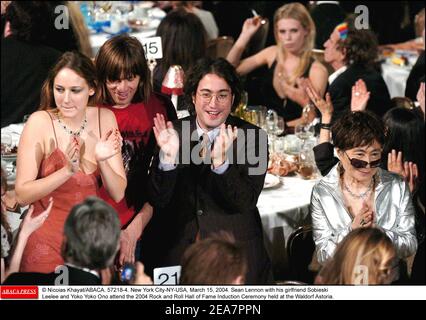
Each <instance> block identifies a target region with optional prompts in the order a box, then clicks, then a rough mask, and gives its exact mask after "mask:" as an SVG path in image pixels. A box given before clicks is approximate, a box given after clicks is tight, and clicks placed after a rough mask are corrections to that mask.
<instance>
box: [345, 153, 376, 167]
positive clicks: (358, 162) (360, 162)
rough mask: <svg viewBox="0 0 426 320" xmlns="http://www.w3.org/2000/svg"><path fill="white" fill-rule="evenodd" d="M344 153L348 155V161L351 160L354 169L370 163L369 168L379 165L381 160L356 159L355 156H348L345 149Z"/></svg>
mask: <svg viewBox="0 0 426 320" xmlns="http://www.w3.org/2000/svg"><path fill="white" fill-rule="evenodd" d="M344 154H346V156H347V157H348V159H349V161H350V162H351V165H352V167H354V168H355V169H362V168H366V167H367V166H368V165H370V168H377V167H379V166H380V163H381V161H382V159H381V158H379V159H377V160H374V161H371V162H367V161H364V160H360V159H356V158H352V159H351V158H349V156H348V154H347V153H346V151H344Z"/></svg>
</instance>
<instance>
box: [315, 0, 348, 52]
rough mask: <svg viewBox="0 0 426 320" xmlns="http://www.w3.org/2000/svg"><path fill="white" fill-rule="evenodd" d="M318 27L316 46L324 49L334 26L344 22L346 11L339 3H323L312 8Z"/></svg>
mask: <svg viewBox="0 0 426 320" xmlns="http://www.w3.org/2000/svg"><path fill="white" fill-rule="evenodd" d="M311 16H312V20H314V23H315V27H316V31H317V33H316V37H315V48H317V49H324V42H326V41H327V40H328V38H330V35H331V33H332V32H333V30H334V28H335V27H336V26H337V25H338V24H340V23H342V22H343V20H344V19H345V17H346V13H345V11H344V10H343V8H342V7H341V6H340V4H339V3H321V4H318V5H316V6H315V7H313V8H312V10H311Z"/></svg>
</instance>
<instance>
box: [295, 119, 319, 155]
mask: <svg viewBox="0 0 426 320" xmlns="http://www.w3.org/2000/svg"><path fill="white" fill-rule="evenodd" d="M294 133H295V134H296V136H297V137H298V138H299V139H301V140H302V141H303V143H302V149H303V148H304V147H305V143H306V140H308V139H310V138H312V137H313V136H314V134H315V128H314V126H313V125H311V124H310V123H301V124H298V125H296V127H295V128H294Z"/></svg>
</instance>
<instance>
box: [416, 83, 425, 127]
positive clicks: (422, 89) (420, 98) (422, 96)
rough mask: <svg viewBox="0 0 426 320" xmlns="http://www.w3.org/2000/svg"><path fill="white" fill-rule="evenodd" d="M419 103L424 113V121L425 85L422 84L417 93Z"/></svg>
mask: <svg viewBox="0 0 426 320" xmlns="http://www.w3.org/2000/svg"><path fill="white" fill-rule="evenodd" d="M417 101H418V102H419V104H420V109H422V111H423V119H424V117H425V83H424V82H422V83H421V84H420V87H419V91H417Z"/></svg>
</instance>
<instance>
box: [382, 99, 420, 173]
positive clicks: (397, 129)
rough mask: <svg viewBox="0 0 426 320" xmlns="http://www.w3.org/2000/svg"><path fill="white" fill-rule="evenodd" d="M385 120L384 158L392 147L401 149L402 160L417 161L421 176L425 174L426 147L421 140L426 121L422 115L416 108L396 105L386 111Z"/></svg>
mask: <svg viewBox="0 0 426 320" xmlns="http://www.w3.org/2000/svg"><path fill="white" fill-rule="evenodd" d="M383 122H384V125H385V127H386V142H385V144H384V146H383V156H384V158H385V159H384V160H386V159H387V158H386V157H387V156H388V153H389V152H391V151H392V149H394V150H396V151H401V152H402V157H403V159H402V160H403V161H412V162H414V163H416V164H417V166H419V169H420V170H419V172H420V174H421V176H424V172H423V168H424V161H425V147H424V144H423V143H421V142H422V141H423V139H424V134H425V123H424V121H423V119H422V117H421V116H420V115H418V114H416V110H415V109H414V110H410V109H406V108H401V107H399V108H398V107H396V108H392V109H390V110H389V111H387V112H386V113H385V115H384V116H383ZM386 162H387V161H384V163H386Z"/></svg>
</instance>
